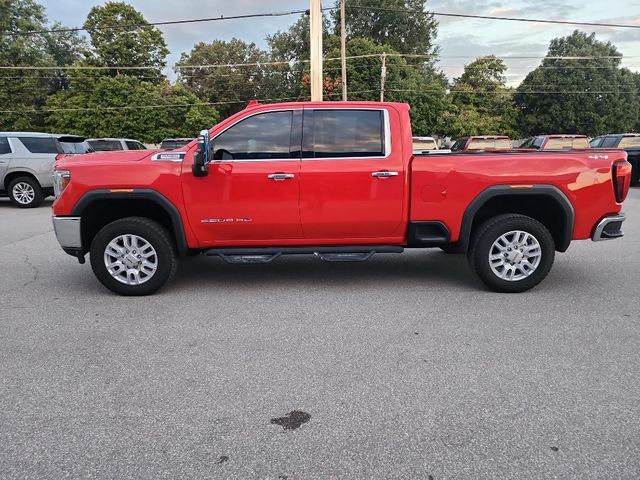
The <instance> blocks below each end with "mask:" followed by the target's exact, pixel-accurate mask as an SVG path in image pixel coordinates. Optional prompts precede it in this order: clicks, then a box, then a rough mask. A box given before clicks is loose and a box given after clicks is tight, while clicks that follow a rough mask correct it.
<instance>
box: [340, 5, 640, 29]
mask: <svg viewBox="0 0 640 480" xmlns="http://www.w3.org/2000/svg"><path fill="white" fill-rule="evenodd" d="M347 8H348V9H353V10H379V11H383V12H396V13H411V14H418V15H433V16H436V17H454V18H472V19H479V20H504V21H510V22H529V23H550V24H557V25H579V26H584V27H611V28H635V29H640V25H631V24H628V23H601V22H577V21H572V20H547V19H538V18H521V17H502V16H498V15H472V14H470V13H448V12H435V11H432V12H429V11H426V12H425V11H424V10H408V9H404V8H387V7H375V6H366V5H348V6H347Z"/></svg>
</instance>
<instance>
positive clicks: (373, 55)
mask: <svg viewBox="0 0 640 480" xmlns="http://www.w3.org/2000/svg"><path fill="white" fill-rule="evenodd" d="M386 56H387V57H401V58H433V55H418V54H409V53H387V54H386ZM493 56H494V57H495V58H496V59H502V60H534V59H535V60H538V59H545V60H611V59H613V60H622V59H623V56H622V55H602V56H595V55H591V56H588V55H586V56H564V57H563V56H514V55H504V56H495V55H493ZM380 57H381V54H379V53H369V54H365V55H350V56H347V60H353V59H359V58H380ZM439 58H478V56H477V55H476V56H474V55H448V56H442V57H439ZM624 58H640V56H637V55H632V56H626V57H624ZM337 60H340V57H331V58H325V59H324V61H325V62H330V61H337ZM299 63H309V60H290V61H286V60H281V61H265V62H245V63H215V64H200V65H181V64H176V65H174V68H176V69H180V70H182V69H185V70H186V69H192V70H194V69H199V68H200V69H204V68H240V67H263V66H276V65H295V64H299ZM163 68H164V67H159V66H147V65H138V66H131V65H110V66H105V65H42V66H38V65H22V66H17V65H0V70H161V69H163ZM561 68H564V67H561Z"/></svg>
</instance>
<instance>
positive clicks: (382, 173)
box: [371, 170, 398, 178]
mask: <svg viewBox="0 0 640 480" xmlns="http://www.w3.org/2000/svg"><path fill="white" fill-rule="evenodd" d="M371 176H372V177H376V178H389V177H397V176H398V172H388V171H386V170H384V171H380V172H373V173H372V174H371Z"/></svg>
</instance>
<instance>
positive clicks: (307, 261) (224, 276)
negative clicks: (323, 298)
mask: <svg viewBox="0 0 640 480" xmlns="http://www.w3.org/2000/svg"><path fill="white" fill-rule="evenodd" d="M381 282H385V283H389V282H394V285H396V286H400V284H406V283H409V284H416V285H420V286H422V287H439V288H441V287H442V286H444V285H449V286H458V287H464V288H468V289H476V290H477V289H478V288H479V287H480V288H482V287H481V283H480V282H479V281H478V280H477V279H476V278H475V276H474V275H473V273H472V272H471V269H470V268H469V266H468V264H467V261H466V256H465V255H446V254H444V253H442V252H440V250H437V249H434V250H429V251H424V250H422V251H419V250H416V251H409V252H405V253H404V254H378V255H376V256H375V257H374V258H372V259H371V260H368V261H366V262H349V263H346V262H339V263H331V262H323V261H321V260H320V259H318V258H315V257H314V256H311V255H300V256H295V255H291V256H283V257H280V258H278V259H276V260H274V261H273V262H271V263H267V264H253V265H251V264H249V265H232V264H228V263H226V262H225V261H224V260H222V259H220V258H217V257H205V256H198V257H195V258H190V259H187V260H185V261H183V262H181V264H180V267H179V268H178V273H177V274H176V277H175V278H174V279H173V281H172V282H171V285H169V288H177V289H182V288H193V287H194V286H196V285H197V286H198V287H200V288H203V287H204V288H206V287H211V288H215V287H216V286H220V285H221V284H223V285H224V286H225V287H229V286H234V285H236V286H240V285H242V286H244V287H246V286H247V285H250V284H255V286H256V287H261V288H264V286H265V285H268V286H269V288H277V287H291V286H295V287H315V288H318V287H332V288H335V287H340V286H347V285H349V286H351V287H353V286H354V284H356V283H357V284H358V285H359V286H362V287H363V288H364V287H367V286H368V285H374V284H375V285H379V284H380V283H381Z"/></svg>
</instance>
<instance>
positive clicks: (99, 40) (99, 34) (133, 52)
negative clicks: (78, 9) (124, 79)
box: [84, 2, 169, 82]
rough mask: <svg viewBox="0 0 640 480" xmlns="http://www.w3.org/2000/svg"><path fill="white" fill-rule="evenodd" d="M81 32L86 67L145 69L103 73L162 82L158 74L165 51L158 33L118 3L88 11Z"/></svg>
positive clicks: (122, 4) (110, 3)
mask: <svg viewBox="0 0 640 480" xmlns="http://www.w3.org/2000/svg"><path fill="white" fill-rule="evenodd" d="M84 28H85V29H86V30H87V32H88V33H89V37H90V39H91V46H92V49H91V51H90V52H89V53H88V55H87V63H88V64H90V65H96V66H106V67H110V66H113V67H117V66H125V67H137V66H141V67H146V68H145V69H140V70H122V69H120V70H119V69H117V68H114V69H113V70H108V71H107V72H108V74H110V75H111V76H116V75H122V74H126V75H133V76H138V77H144V78H146V79H151V80H154V81H158V82H160V81H162V79H163V76H162V74H161V72H160V71H161V69H162V68H164V66H165V65H166V62H165V57H166V56H167V55H168V54H169V49H168V48H167V44H166V43H165V41H164V37H163V35H162V32H161V31H160V30H158V29H157V28H156V27H154V26H153V25H149V23H148V22H147V21H146V20H145V18H144V17H143V16H142V14H141V13H140V12H138V11H137V10H136V9H134V8H133V7H131V6H130V5H127V4H126V3H121V2H107V3H105V4H104V5H102V6H95V7H93V8H92V9H91V10H90V11H89V15H88V16H87V20H86V21H85V23H84ZM149 67H151V68H149ZM154 67H155V68H154ZM149 77H153V78H149Z"/></svg>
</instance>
